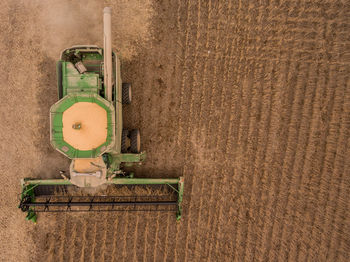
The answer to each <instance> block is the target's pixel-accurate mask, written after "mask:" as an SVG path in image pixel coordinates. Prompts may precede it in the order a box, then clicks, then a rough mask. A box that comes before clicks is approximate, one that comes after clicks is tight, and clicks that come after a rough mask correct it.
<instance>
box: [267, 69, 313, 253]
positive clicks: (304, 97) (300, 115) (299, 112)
mask: <svg viewBox="0 0 350 262" xmlns="http://www.w3.org/2000/svg"><path fill="white" fill-rule="evenodd" d="M303 65H305V66H306V70H303V69H302V72H303V74H304V75H302V76H301V77H300V78H299V79H302V80H301V81H300V84H298V82H297V85H296V88H297V92H296V101H294V102H295V104H296V107H294V106H293V105H291V106H290V107H291V108H292V112H291V113H290V112H288V113H287V116H289V115H290V117H289V118H288V120H287V125H285V126H284V128H282V130H283V129H285V130H286V131H285V133H282V135H281V137H286V138H287V139H286V141H285V143H284V144H283V146H282V148H283V149H282V150H281V153H280V154H279V155H281V154H282V158H281V160H282V161H281V162H279V163H278V166H282V167H283V164H284V162H285V161H286V157H288V154H287V153H288V150H287V146H288V140H289V138H290V137H291V134H292V135H293V134H294V133H293V132H294V127H293V126H291V122H292V121H293V119H294V116H295V118H296V121H297V122H296V125H297V134H296V136H295V137H293V136H292V139H298V135H299V131H300V126H301V125H302V122H303V120H304V119H305V116H306V117H308V116H309V115H307V114H304V112H305V111H306V112H307V110H309V109H308V107H307V106H308V105H309V104H310V100H309V98H310V99H311V103H312V102H313V99H314V96H312V93H311V95H308V94H307V90H310V91H311V92H312V90H311V89H307V83H308V82H309V77H310V66H311V64H308V63H307V64H306V63H304V64H303ZM299 85H300V87H299ZM299 90H300V92H298V91H299ZM299 94H300V98H299ZM308 102H309V103H308ZM294 110H295V111H294ZM309 111H311V110H309ZM305 121H306V123H309V121H308V119H306V120H305ZM306 137H307V136H306ZM276 173H277V172H276ZM281 181H282V179H281V176H278V177H277V181H276V184H275V185H276V187H275V190H274V192H276V196H277V197H275V198H274V201H273V203H272V205H271V207H273V209H272V210H273V211H272V212H271V215H270V216H271V217H272V220H271V221H273V222H272V225H271V227H270V228H269V233H268V237H270V238H272V236H273V232H274V229H275V226H276V220H277V219H279V217H280V215H279V213H278V212H279V210H278V203H279V200H280V199H281V196H280V192H281V187H282V184H281ZM277 223H278V221H277ZM271 249H273V250H275V249H274V248H273V243H272V241H270V242H269V243H268V246H267V248H266V250H265V253H264V256H265V257H269V259H274V258H273V257H272V258H271V254H270V251H271ZM273 255H275V253H273V254H272V256H273Z"/></svg>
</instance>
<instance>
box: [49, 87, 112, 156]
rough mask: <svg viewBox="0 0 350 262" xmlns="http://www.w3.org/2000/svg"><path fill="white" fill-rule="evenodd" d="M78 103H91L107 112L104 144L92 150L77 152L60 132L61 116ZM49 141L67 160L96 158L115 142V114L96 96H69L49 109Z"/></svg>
mask: <svg viewBox="0 0 350 262" xmlns="http://www.w3.org/2000/svg"><path fill="white" fill-rule="evenodd" d="M78 102H91V103H96V104H98V105H99V106H101V107H102V108H103V109H105V110H106V112H107V139H106V142H105V143H103V144H102V145H100V146H99V147H97V148H95V149H93V150H78V149H76V148H74V147H72V146H71V145H70V144H68V143H67V142H66V141H64V139H63V132H62V128H63V125H62V116H63V112H64V111H65V110H67V109H68V108H69V107H71V106H72V105H73V104H75V103H78ZM50 117H51V119H50V124H51V132H50V141H51V144H52V146H53V147H54V148H56V149H57V150H58V151H60V152H61V153H62V154H64V155H66V156H67V157H69V158H94V157H98V156H100V155H101V154H103V153H104V152H106V151H107V150H108V149H110V148H111V147H112V146H113V144H114V142H115V133H114V128H115V114H114V107H113V104H112V103H110V102H108V101H107V100H105V99H103V98H102V97H100V96H98V95H97V94H92V93H90V94H87V93H80V94H70V95H67V96H65V97H64V98H63V99H61V100H60V101H58V102H57V103H55V104H54V105H53V106H52V107H51V109H50Z"/></svg>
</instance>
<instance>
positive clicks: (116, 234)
mask: <svg viewBox="0 0 350 262" xmlns="http://www.w3.org/2000/svg"><path fill="white" fill-rule="evenodd" d="M122 223H123V218H122V213H119V214H117V215H116V218H115V220H114V227H113V228H114V230H113V231H114V232H113V243H112V249H111V252H110V254H111V260H110V261H112V262H113V261H120V260H121V259H118V260H116V257H117V255H118V254H119V253H120V252H119V250H120V245H119V236H120V234H122V233H123V232H121V230H120V229H121V227H122Z"/></svg>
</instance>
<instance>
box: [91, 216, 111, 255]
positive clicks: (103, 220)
mask: <svg viewBox="0 0 350 262" xmlns="http://www.w3.org/2000/svg"><path fill="white" fill-rule="evenodd" d="M98 214H99V227H98V232H99V233H98V236H99V237H98V241H97V244H96V248H95V250H97V251H95V257H94V261H102V258H103V256H104V253H105V252H106V249H105V248H106V237H107V231H108V220H109V217H110V216H111V215H113V214H109V215H108V214H107V212H99V213H98Z"/></svg>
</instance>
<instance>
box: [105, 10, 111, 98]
mask: <svg viewBox="0 0 350 262" xmlns="http://www.w3.org/2000/svg"><path fill="white" fill-rule="evenodd" d="M111 13H112V9H111V8H110V7H105V8H104V9H103V49H104V51H103V53H104V54H103V57H104V66H103V70H104V79H103V81H104V85H105V90H106V91H107V100H109V101H112V77H113V75H112V29H111V27H112V25H111Z"/></svg>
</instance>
